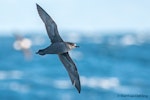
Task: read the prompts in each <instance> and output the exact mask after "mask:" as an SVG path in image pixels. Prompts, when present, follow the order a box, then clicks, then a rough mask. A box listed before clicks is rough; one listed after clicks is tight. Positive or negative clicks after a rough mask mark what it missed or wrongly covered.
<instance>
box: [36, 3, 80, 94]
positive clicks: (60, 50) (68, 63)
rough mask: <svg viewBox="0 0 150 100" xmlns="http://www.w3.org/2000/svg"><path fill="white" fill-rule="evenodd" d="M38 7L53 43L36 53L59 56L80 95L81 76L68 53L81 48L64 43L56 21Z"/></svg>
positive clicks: (73, 44)
mask: <svg viewBox="0 0 150 100" xmlns="http://www.w3.org/2000/svg"><path fill="white" fill-rule="evenodd" d="M36 5H37V10H38V13H39V16H40V17H41V19H42V20H43V22H44V24H45V27H46V30H47V33H48V36H49V38H50V40H51V43H52V44H51V45H50V46H48V47H47V48H45V49H41V50H39V51H38V52H36V54H39V55H45V54H58V56H59V58H60V60H61V62H62V63H63V65H64V66H65V68H66V70H67V71H68V74H69V76H70V79H71V81H72V84H73V85H74V86H75V87H76V88H77V90H78V92H79V93H80V91H81V86H80V78H79V74H78V71H77V68H76V65H75V63H74V62H73V60H72V59H71V57H70V56H69V53H68V52H69V51H70V50H72V49H73V48H76V47H79V46H77V45H76V44H75V43H71V42H64V41H63V39H62V38H61V37H60V35H59V33H58V30H57V25H56V23H55V22H54V20H53V19H52V18H51V17H50V16H49V15H48V14H47V13H46V12H45V11H44V10H43V9H42V8H41V7H40V6H39V5H38V4H36Z"/></svg>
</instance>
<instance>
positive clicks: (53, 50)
mask: <svg viewBox="0 0 150 100" xmlns="http://www.w3.org/2000/svg"><path fill="white" fill-rule="evenodd" d="M68 51H69V48H68V47H67V45H66V44H65V43H64V42H58V43H53V44H51V45H50V46H49V47H48V48H47V49H46V53H47V54H62V53H65V52H68Z"/></svg>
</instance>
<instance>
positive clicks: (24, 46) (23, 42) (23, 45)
mask: <svg viewBox="0 0 150 100" xmlns="http://www.w3.org/2000/svg"><path fill="white" fill-rule="evenodd" d="M14 36H15V38H16V41H15V42H14V44H13V47H14V49H15V50H20V51H22V52H23V53H24V56H25V58H27V59H29V58H31V56H32V53H31V49H30V48H31V46H32V41H31V40H30V39H28V38H24V37H23V36H21V35H19V34H14Z"/></svg>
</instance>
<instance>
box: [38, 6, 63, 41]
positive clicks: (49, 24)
mask: <svg viewBox="0 0 150 100" xmlns="http://www.w3.org/2000/svg"><path fill="white" fill-rule="evenodd" d="M36 5H37V10H38V13H39V15H40V17H41V19H42V20H43V22H44V24H45V26H46V30H47V33H48V36H49V38H50V39H51V42H52V43H55V42H63V40H62V38H61V37H60V35H59V33H58V30H57V25H56V23H55V22H54V21H53V19H52V18H51V17H50V16H49V15H48V14H47V13H46V12H45V11H44V10H43V9H42V8H41V7H40V6H39V5H38V4H36Z"/></svg>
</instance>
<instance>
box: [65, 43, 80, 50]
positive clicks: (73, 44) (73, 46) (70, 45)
mask: <svg viewBox="0 0 150 100" xmlns="http://www.w3.org/2000/svg"><path fill="white" fill-rule="evenodd" d="M67 44H69V48H70V49H74V48H79V46H77V45H76V44H75V43H71V42H67Z"/></svg>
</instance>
